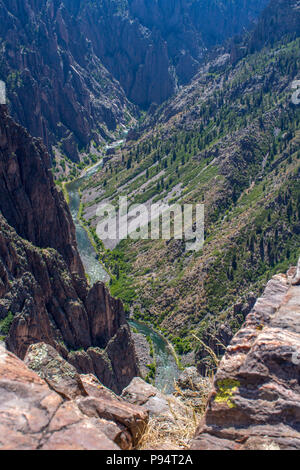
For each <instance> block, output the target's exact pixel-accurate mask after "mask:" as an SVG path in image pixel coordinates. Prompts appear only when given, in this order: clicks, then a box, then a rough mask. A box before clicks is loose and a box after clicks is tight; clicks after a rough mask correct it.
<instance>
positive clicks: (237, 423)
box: [191, 265, 300, 450]
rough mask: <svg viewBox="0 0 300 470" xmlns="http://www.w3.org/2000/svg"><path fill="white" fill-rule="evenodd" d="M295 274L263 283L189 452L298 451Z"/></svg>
mask: <svg viewBox="0 0 300 470" xmlns="http://www.w3.org/2000/svg"><path fill="white" fill-rule="evenodd" d="M298 267H299V265H298ZM297 271H298V270H297V269H294V270H292V272H291V270H290V271H289V275H288V276H285V275H277V276H274V277H273V279H272V280H271V281H269V283H268V285H267V287H266V290H265V292H264V295H263V296H262V298H260V299H258V301H257V302H256V304H255V306H254V309H253V310H252V312H251V313H250V314H249V315H248V317H247V320H246V323H245V325H244V327H243V328H242V329H241V330H240V332H239V333H238V334H237V335H236V336H235V337H234V339H233V341H232V342H231V344H230V346H229V347H228V349H227V352H226V354H225V356H224V358H223V360H222V362H221V364H220V366H219V369H218V371H217V374H216V377H215V381H214V391H213V393H212V395H211V398H210V400H209V403H208V408H207V411H206V415H205V418H204V420H203V422H202V423H201V425H200V427H199V428H198V430H197V432H196V436H195V438H194V440H193V442H192V446H191V448H192V449H193V450H195V449H197V450H214V449H217V450H256V449H257V450H263V449H278V450H280V449H285V450H295V449H298V450H299V449H300V286H299V285H298V282H297V275H298V274H297Z"/></svg>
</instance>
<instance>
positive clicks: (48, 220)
mask: <svg viewBox="0 0 300 470" xmlns="http://www.w3.org/2000/svg"><path fill="white" fill-rule="evenodd" d="M0 211H1V213H2V215H3V216H4V217H5V219H6V220H7V222H8V224H9V225H11V226H12V227H14V228H15V230H16V232H17V233H18V235H20V237H22V238H25V239H26V240H28V241H30V242H31V243H33V245H36V246H39V247H40V248H54V249H55V250H57V251H58V252H59V253H60V254H61V255H62V256H63V258H64V260H65V261H66V263H67V265H68V267H69V268H70V270H71V272H74V273H75V272H76V273H78V274H79V275H81V276H83V275H84V270H83V266H82V263H81V260H80V257H79V254H78V252H77V249H76V247H77V243H76V237H75V228H74V225H73V221H72V218H71V214H70V212H69V209H68V207H67V204H66V202H65V199H64V197H63V194H62V193H59V192H58V191H57V190H56V187H55V183H54V181H53V178H52V175H51V170H50V160H49V156H48V154H47V152H46V151H45V147H44V146H43V145H42V143H41V141H40V140H38V139H33V138H32V137H31V136H30V135H29V134H28V132H27V131H26V130H25V129H24V128H23V127H21V126H20V125H18V124H16V123H15V122H14V121H13V120H12V119H11V118H10V116H9V115H8V112H7V109H6V107H5V106H0Z"/></svg>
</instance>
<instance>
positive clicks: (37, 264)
mask: <svg viewBox="0 0 300 470" xmlns="http://www.w3.org/2000/svg"><path fill="white" fill-rule="evenodd" d="M48 165H49V157H48V156H47V154H46V152H45V148H44V147H43V146H42V144H41V143H40V142H39V141H37V140H34V139H32V138H31V137H30V136H29V134H28V133H27V132H26V131H25V130H24V129H23V128H21V127H20V126H18V125H16V124H15V123H14V122H13V121H12V120H11V119H10V118H9V117H8V115H7V112H6V110H5V108H2V109H1V111H0V188H1V189H0V211H1V213H2V215H0V227H1V231H0V296H1V298H0V335H2V336H4V337H5V341H6V344H7V347H8V348H9V350H10V351H12V352H14V353H15V354H17V355H18V356H19V357H20V358H23V357H24V356H25V353H26V350H27V348H28V346H29V345H30V344H32V343H37V342H40V341H45V342H46V343H48V344H50V345H52V346H53V347H54V348H56V349H57V350H58V351H59V352H60V353H61V354H62V355H63V356H64V357H65V358H67V359H68V360H70V362H72V363H73V364H74V365H75V366H76V367H77V369H78V370H79V371H80V372H88V373H90V372H91V373H94V374H95V375H96V376H97V377H98V378H99V379H101V380H102V382H103V383H104V384H105V385H107V386H109V387H110V388H112V389H113V390H115V391H116V392H121V391H122V389H123V388H124V387H125V386H126V385H128V383H129V382H130V380H131V379H132V378H133V377H135V376H136V375H138V368H137V365H136V358H135V351H134V346H133V343H132V339H131V334H130V330H129V327H128V325H127V323H126V321H125V315H124V311H123V307H122V304H121V302H120V301H118V300H114V299H113V298H112V297H111V296H110V295H109V293H108V291H107V289H106V288H105V286H104V285H103V284H101V283H97V284H95V285H94V286H93V287H92V288H90V287H89V286H88V284H87V281H86V278H85V275H84V271H83V267H82V264H81V260H80V257H79V254H78V252H77V248H76V242H75V236H74V227H73V223H72V220H71V216H70V213H69V209H68V207H67V205H66V203H65V202H64V199H63V196H62V195H61V194H59V193H58V192H57V190H56V187H55V185H54V182H53V179H52V175H51V172H49V168H48Z"/></svg>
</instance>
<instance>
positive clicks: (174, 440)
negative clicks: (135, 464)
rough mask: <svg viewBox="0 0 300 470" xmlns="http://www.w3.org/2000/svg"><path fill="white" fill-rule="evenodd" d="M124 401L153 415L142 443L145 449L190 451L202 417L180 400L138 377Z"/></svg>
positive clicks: (126, 391)
mask: <svg viewBox="0 0 300 470" xmlns="http://www.w3.org/2000/svg"><path fill="white" fill-rule="evenodd" d="M122 398H124V399H125V400H126V401H128V402H129V403H132V404H135V405H139V406H140V407H141V408H143V409H144V410H146V411H147V412H148V413H149V416H150V419H149V424H148V426H147V428H146V430H145V433H144V435H143V437H142V439H141V441H140V442H139V446H138V448H139V449H141V450H146V449H147V450H164V449H165V450H166V449H167V450H170V449H172V450H176V449H186V448H188V446H189V442H190V440H191V438H192V437H193V435H194V433H195V429H196V427H197V424H198V422H199V416H198V415H197V414H196V412H195V410H194V408H193V407H192V406H191V405H190V406H187V405H186V404H185V403H184V402H183V401H182V400H181V399H180V398H177V397H175V396H173V395H166V394H164V393H162V392H160V391H159V390H157V389H156V388H155V387H153V386H152V385H149V384H147V383H146V382H144V381H143V380H142V379H140V378H138V377H136V378H134V379H133V380H132V382H131V384H130V385H129V386H128V387H127V388H126V389H125V390H123V393H122Z"/></svg>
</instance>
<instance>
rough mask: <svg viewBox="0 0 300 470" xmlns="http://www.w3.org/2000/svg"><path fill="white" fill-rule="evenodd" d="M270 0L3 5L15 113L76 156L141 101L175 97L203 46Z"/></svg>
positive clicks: (5, 67)
mask: <svg viewBox="0 0 300 470" xmlns="http://www.w3.org/2000/svg"><path fill="white" fill-rule="evenodd" d="M266 3H267V0H247V1H246V0H236V1H234V2H227V1H221V2H220V1H210V2H207V1H205V0H196V1H193V2H192V1H188V0H157V1H152V0H128V1H126V0H124V1H122V2H120V1H118V0H102V1H101V2H100V1H92V2H86V1H82V0H55V1H52V2H47V1H46V0H41V1H40V2H38V3H37V2H36V1H34V0H25V1H21V0H17V1H15V0H6V1H3V0H1V1H0V7H1V8H0V37H1V38H3V40H5V42H3V43H2V45H1V48H0V62H1V72H0V73H1V76H0V78H1V79H2V80H4V81H5V82H6V83H7V90H8V98H9V101H10V105H11V112H12V114H13V117H14V118H15V119H16V120H18V121H19V122H20V123H21V124H22V125H23V126H25V127H26V128H27V129H28V130H29V131H30V133H31V134H32V135H33V136H35V137H42V138H43V140H44V143H45V144H46V145H47V147H48V150H51V147H52V145H54V144H57V143H58V142H59V143H60V144H61V150H62V152H63V153H64V154H66V155H67V156H68V157H69V158H71V159H72V160H74V161H76V160H77V159H78V147H79V149H81V148H86V149H87V148H88V146H89V144H90V143H91V141H92V140H94V141H96V142H99V141H101V140H102V139H103V138H106V137H108V136H111V132H112V131H114V130H116V127H117V125H118V124H126V123H127V122H128V119H130V116H132V115H135V113H136V110H135V107H134V106H133V105H132V104H130V102H129V101H128V99H129V100H130V101H131V102H133V103H135V104H137V105H139V106H141V107H142V108H147V107H149V106H150V105H151V104H152V103H156V104H157V105H159V104H161V103H162V102H163V101H165V100H166V99H168V98H169V97H170V96H171V95H172V94H173V93H174V91H175V90H176V88H177V83H179V84H184V83H186V82H188V81H189V80H190V79H191V78H192V77H193V75H194V74H195V73H196V72H197V70H198V67H199V62H200V61H201V58H202V56H203V52H204V51H205V50H206V48H210V47H212V46H214V45H215V44H217V43H221V42H223V41H224V40H225V39H227V38H229V37H231V36H232V35H234V34H237V33H239V32H241V31H242V30H243V28H245V27H248V26H249V24H250V23H251V21H252V20H254V19H255V18H257V16H258V15H259V13H260V12H261V11H262V9H263V7H264V6H265V4H266Z"/></svg>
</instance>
